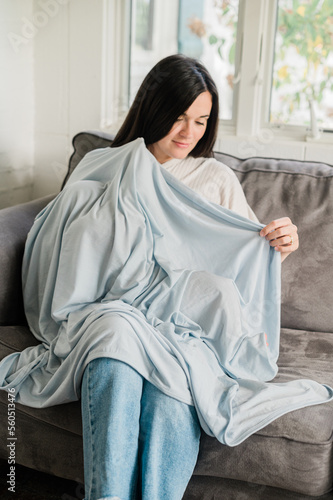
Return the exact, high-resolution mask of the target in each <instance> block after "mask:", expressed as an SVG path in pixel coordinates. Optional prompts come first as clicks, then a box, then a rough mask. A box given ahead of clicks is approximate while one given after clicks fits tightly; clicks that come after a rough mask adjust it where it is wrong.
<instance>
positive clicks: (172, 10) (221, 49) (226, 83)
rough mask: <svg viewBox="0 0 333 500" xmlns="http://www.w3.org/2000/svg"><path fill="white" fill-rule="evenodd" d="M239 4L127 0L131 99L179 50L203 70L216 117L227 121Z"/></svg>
mask: <svg viewBox="0 0 333 500" xmlns="http://www.w3.org/2000/svg"><path fill="white" fill-rule="evenodd" d="M238 7H239V0H169V1H168V2H164V1H161V0H132V43H131V77H130V80H131V91H130V95H131V100H133V98H134V96H135V93H136V91H137V89H138V87H139V85H140V83H141V82H142V80H143V78H144V77H145V75H146V74H147V72H148V71H149V70H150V69H151V68H152V67H153V65H154V64H155V63H157V62H158V61H159V60H160V59H162V58H163V57H165V56H167V55H170V54H173V53H177V52H180V53H183V54H185V55H188V56H190V57H195V58H197V59H200V60H201V61H202V62H203V64H204V65H205V66H206V67H207V68H208V70H209V71H210V73H211V74H212V77H213V79H214V81H215V82H216V84H217V86H218V90H219V94H220V99H221V111H220V116H221V119H223V120H228V121H230V122H232V121H233V119H234V113H233V103H234V88H235V84H237V81H238V79H237V78H235V66H236V59H237V54H238V52H237V43H236V40H237V21H238Z"/></svg>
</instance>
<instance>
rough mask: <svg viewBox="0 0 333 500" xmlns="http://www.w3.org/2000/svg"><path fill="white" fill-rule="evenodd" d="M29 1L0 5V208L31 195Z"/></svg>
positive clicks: (15, 0)
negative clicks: (27, 25)
mask: <svg viewBox="0 0 333 500" xmlns="http://www.w3.org/2000/svg"><path fill="white" fill-rule="evenodd" d="M32 6H33V0H1V5H0V35H1V36H0V74H1V78H0V208H2V207H5V206H9V205H15V204H17V203H21V202H24V201H27V200H29V199H30V198H31V195H32V184H33V156H34V137H33V128H34V92H33V42H32V41H31V39H29V38H27V37H26V36H23V34H26V35H29V34H30V33H29V30H28V28H27V27H26V25H25V19H28V18H30V17H31V15H32ZM22 32H23V34H22Z"/></svg>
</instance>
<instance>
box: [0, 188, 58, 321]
mask: <svg viewBox="0 0 333 500" xmlns="http://www.w3.org/2000/svg"><path fill="white" fill-rule="evenodd" d="M53 198H54V195H51V196H47V197H44V198H40V199H38V200H34V201H30V202H28V203H22V204H21V205H16V206H13V207H8V208H3V209H2V210H0V325H19V324H25V323H26V319H25V315H24V309H23V299H22V282H21V268H22V257H23V252H24V245H25V241H26V238H27V234H28V232H29V230H30V228H31V226H32V224H33V222H34V219H35V217H36V215H37V214H38V213H39V212H40V211H41V210H42V209H43V208H44V207H45V206H46V205H47V204H48V203H49V202H50V201H51V200H52V199H53Z"/></svg>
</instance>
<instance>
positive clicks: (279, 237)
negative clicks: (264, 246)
mask: <svg viewBox="0 0 333 500" xmlns="http://www.w3.org/2000/svg"><path fill="white" fill-rule="evenodd" d="M259 234H260V236H262V237H265V238H266V240H268V242H269V244H270V245H271V247H273V248H274V249H275V250H276V251H277V252H281V259H282V261H283V260H284V259H285V258H286V257H287V256H288V255H290V254H291V253H292V252H294V251H295V250H297V248H298V246H299V241H298V234H297V226H295V224H293V223H292V222H291V220H290V219H289V217H282V218H281V219H276V220H273V221H272V222H270V223H269V224H267V226H265V227H264V228H263V229H262V230H261V231H260V233H259Z"/></svg>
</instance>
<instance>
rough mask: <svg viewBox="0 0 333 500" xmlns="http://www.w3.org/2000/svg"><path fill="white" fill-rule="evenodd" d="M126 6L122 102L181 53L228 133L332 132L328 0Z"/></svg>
mask: <svg viewBox="0 0 333 500" xmlns="http://www.w3.org/2000/svg"><path fill="white" fill-rule="evenodd" d="M128 1H129V3H130V5H131V19H132V21H131V23H132V24H131V42H130V64H129V73H130V74H129V81H130V90H129V103H131V102H132V100H133V99H134V96H135V94H136V91H137V90H138V87H139V85H140V84H141V82H142V80H143V78H144V77H145V75H146V74H147V72H148V71H149V70H150V69H151V68H152V67H153V66H154V64H156V63H157V62H158V61H159V60H160V59H162V58H163V57H166V56H168V55H170V54H174V53H177V52H180V53H184V54H186V55H189V56H191V57H195V58H198V59H200V60H201V61H202V62H203V63H204V64H205V66H207V68H208V70H209V71H210V73H211V74H212V76H213V78H214V80H215V82H216V84H217V86H218V89H219V94H220V102H221V108H220V117H221V129H223V130H225V131H227V132H228V133H229V134H230V133H231V134H234V135H236V136H238V137H245V136H247V137H248V136H252V137H255V136H256V134H258V133H260V131H261V130H265V131H267V130H271V131H273V132H272V133H273V134H274V137H275V138H276V137H278V136H279V134H280V135H284V136H285V137H287V136H288V139H290V138H291V137H293V138H294V139H300V140H304V139H305V138H306V137H310V136H311V134H310V133H309V129H310V126H311V125H312V126H313V123H314V122H315V124H316V125H318V126H319V128H321V129H323V130H325V131H327V132H332V131H333V50H332V49H333V1H332V0H168V2H165V1H164V0H128ZM311 120H312V123H311ZM272 133H271V134H270V136H269V137H270V138H272ZM268 135H269V134H268ZM325 137H326V139H327V137H329V139H327V140H329V141H330V142H332V139H333V134H328V135H327V134H326V135H325ZM326 139H325V140H326ZM270 140H272V139H270Z"/></svg>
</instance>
